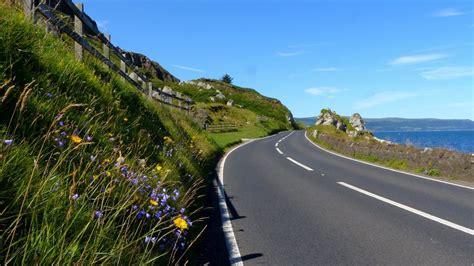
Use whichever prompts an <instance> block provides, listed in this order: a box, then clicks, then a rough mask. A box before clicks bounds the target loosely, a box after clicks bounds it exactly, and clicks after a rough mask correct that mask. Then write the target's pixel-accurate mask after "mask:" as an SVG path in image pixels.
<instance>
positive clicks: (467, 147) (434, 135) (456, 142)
mask: <svg viewBox="0 0 474 266" xmlns="http://www.w3.org/2000/svg"><path fill="white" fill-rule="evenodd" d="M374 135H375V136H376V137H377V138H379V139H384V140H389V141H392V142H395V143H399V144H411V145H413V146H416V147H419V148H446V149H449V150H454V151H458V152H462V153H470V154H473V153H474V131H399V132H394V131H391V132H389V131H379V132H374Z"/></svg>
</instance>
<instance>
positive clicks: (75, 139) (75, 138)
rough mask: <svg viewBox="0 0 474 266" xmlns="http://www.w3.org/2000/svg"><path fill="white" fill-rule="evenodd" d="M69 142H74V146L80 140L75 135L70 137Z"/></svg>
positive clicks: (80, 140)
mask: <svg viewBox="0 0 474 266" xmlns="http://www.w3.org/2000/svg"><path fill="white" fill-rule="evenodd" d="M71 141H72V142H74V143H76V144H79V143H81V142H82V139H81V138H80V137H79V136H77V135H72V136H71Z"/></svg>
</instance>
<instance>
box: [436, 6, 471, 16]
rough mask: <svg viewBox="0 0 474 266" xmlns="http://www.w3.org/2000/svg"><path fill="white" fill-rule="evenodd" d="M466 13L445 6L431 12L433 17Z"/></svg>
mask: <svg viewBox="0 0 474 266" xmlns="http://www.w3.org/2000/svg"><path fill="white" fill-rule="evenodd" d="M464 14H466V13H464V12H462V11H459V10H457V9H455V8H445V9H441V10H438V11H436V12H434V13H433V14H432V16H433V17H456V16H462V15H464Z"/></svg>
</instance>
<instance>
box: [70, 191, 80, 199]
mask: <svg viewBox="0 0 474 266" xmlns="http://www.w3.org/2000/svg"><path fill="white" fill-rule="evenodd" d="M78 198H79V194H77V193H76V194H74V195H72V196H71V199H72V200H77V199H78Z"/></svg>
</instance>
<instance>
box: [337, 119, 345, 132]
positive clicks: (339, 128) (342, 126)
mask: <svg viewBox="0 0 474 266" xmlns="http://www.w3.org/2000/svg"><path fill="white" fill-rule="evenodd" d="M336 128H337V129H338V130H341V131H344V132H345V131H346V129H347V126H346V124H344V123H343V122H342V121H337V124H336Z"/></svg>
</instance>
